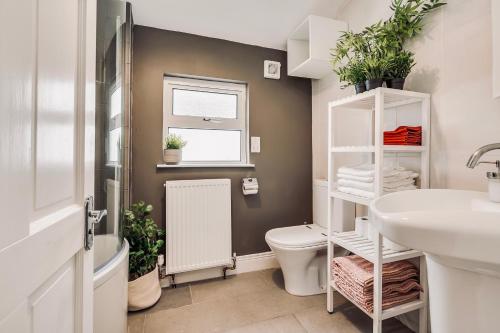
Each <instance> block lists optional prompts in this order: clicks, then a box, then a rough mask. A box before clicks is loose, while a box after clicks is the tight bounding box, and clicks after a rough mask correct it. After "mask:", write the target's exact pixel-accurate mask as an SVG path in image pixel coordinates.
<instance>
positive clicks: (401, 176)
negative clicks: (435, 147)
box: [384, 170, 419, 182]
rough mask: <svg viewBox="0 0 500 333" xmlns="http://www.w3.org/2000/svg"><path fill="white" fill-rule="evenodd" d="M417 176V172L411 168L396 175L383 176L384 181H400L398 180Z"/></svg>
mask: <svg viewBox="0 0 500 333" xmlns="http://www.w3.org/2000/svg"><path fill="white" fill-rule="evenodd" d="M418 176H419V174H418V173H416V172H414V171H411V170H407V171H401V172H400V173H398V174H397V175H393V176H389V177H384V182H396V181H400V180H403V179H407V178H411V179H415V178H417V177H418Z"/></svg>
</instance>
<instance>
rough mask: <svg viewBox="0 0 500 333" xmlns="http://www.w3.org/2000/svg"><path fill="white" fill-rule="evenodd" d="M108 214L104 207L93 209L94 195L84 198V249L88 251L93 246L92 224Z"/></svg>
mask: <svg viewBox="0 0 500 333" xmlns="http://www.w3.org/2000/svg"><path fill="white" fill-rule="evenodd" d="M106 215H108V211H107V210H106V209H102V210H94V197H93V196H90V197H88V198H87V199H85V238H84V243H85V250H87V251H89V250H90V249H92V246H94V226H95V225H96V224H97V223H99V222H101V220H102V218H103V217H104V216H106Z"/></svg>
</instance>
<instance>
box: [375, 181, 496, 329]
mask: <svg viewBox="0 0 500 333" xmlns="http://www.w3.org/2000/svg"><path fill="white" fill-rule="evenodd" d="M370 209H371V213H372V221H373V223H374V225H375V227H376V228H377V229H378V230H379V231H380V233H381V234H382V235H383V236H384V237H387V238H389V239H390V240H392V241H394V242H396V243H399V244H401V245H405V246H408V247H410V248H413V249H417V250H421V251H423V252H425V254H426V261H427V266H428V277H429V294H430V296H429V297H430V309H431V324H432V331H433V332H438V333H447V332H454V333H457V332H498V331H499V330H500V315H499V311H500V204H499V203H493V202H490V201H489V199H488V194H487V193H483V192H474V191H459V190H415V191H404V192H397V193H392V194H389V195H386V196H383V197H381V198H379V199H377V200H374V201H373V202H372V204H371V206H370Z"/></svg>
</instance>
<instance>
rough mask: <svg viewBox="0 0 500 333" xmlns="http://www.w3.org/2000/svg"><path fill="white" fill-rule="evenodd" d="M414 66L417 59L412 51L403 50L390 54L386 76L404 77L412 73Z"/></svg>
mask: <svg viewBox="0 0 500 333" xmlns="http://www.w3.org/2000/svg"><path fill="white" fill-rule="evenodd" d="M413 66H415V59H414V54H413V53H412V52H410V51H402V52H400V53H393V54H390V55H389V56H388V57H387V71H386V73H385V76H386V78H389V79H398V78H399V79H404V78H406V77H407V76H408V74H410V72H411V69H412V68H413Z"/></svg>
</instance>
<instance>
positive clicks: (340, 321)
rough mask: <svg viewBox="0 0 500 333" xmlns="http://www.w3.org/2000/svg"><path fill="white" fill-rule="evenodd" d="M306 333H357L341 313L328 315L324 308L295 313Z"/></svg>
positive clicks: (355, 328)
mask: <svg viewBox="0 0 500 333" xmlns="http://www.w3.org/2000/svg"><path fill="white" fill-rule="evenodd" d="M295 317H297V319H298V320H299V322H300V323H301V324H302V326H303V327H305V329H306V330H307V332H308V333H359V332H361V331H360V330H359V329H358V328H357V327H356V326H354V325H353V324H352V323H351V322H350V321H349V320H348V319H347V318H346V317H345V316H344V314H342V313H341V312H336V313H334V314H329V313H328V312H327V311H326V309H325V308H324V307H315V308H309V309H306V310H304V311H300V312H297V313H295Z"/></svg>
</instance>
